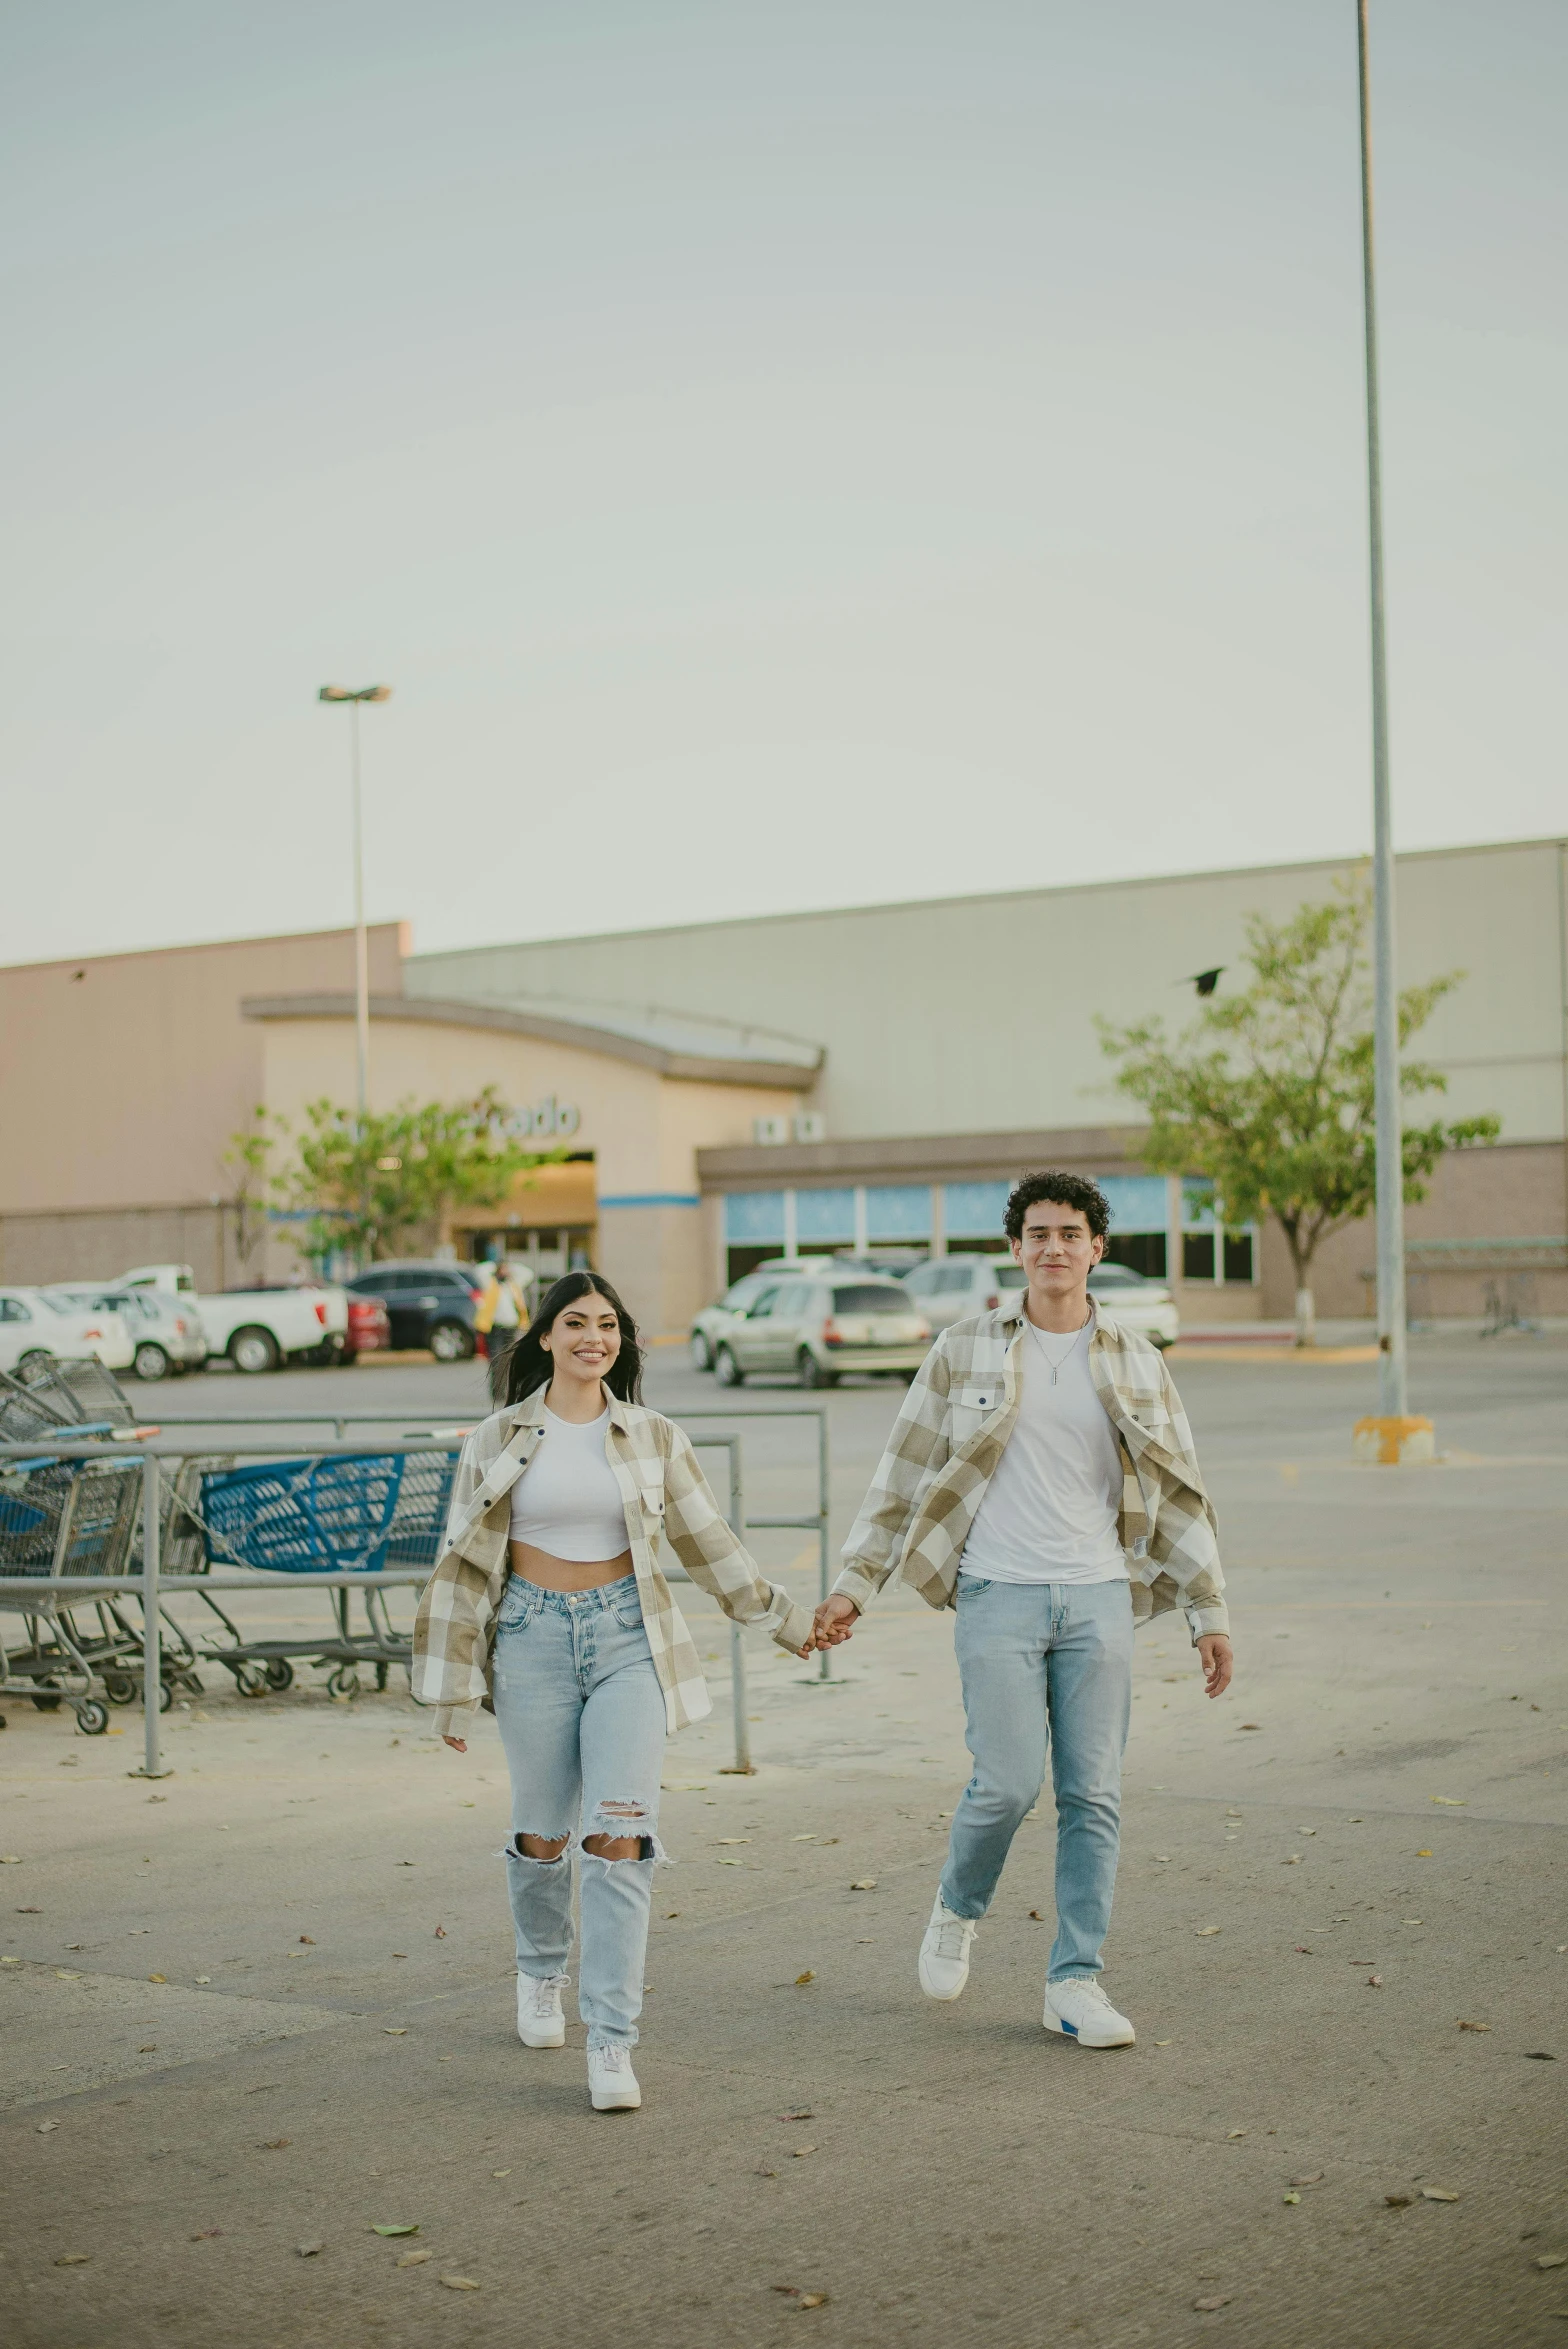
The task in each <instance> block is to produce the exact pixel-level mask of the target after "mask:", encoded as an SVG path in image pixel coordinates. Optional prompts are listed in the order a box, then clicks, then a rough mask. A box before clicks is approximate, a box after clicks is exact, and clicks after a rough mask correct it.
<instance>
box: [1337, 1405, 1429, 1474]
mask: <svg viewBox="0 0 1568 2349" xmlns="http://www.w3.org/2000/svg"><path fill="white" fill-rule="evenodd" d="M1350 1456H1351V1458H1352V1460H1359V1461H1361V1462H1362V1463H1364V1464H1365V1465H1366V1466H1368V1467H1373V1468H1417V1467H1420V1466H1421V1464H1422V1463H1423V1462H1424V1461H1429V1460H1435V1459H1436V1458H1437V1435H1436V1432H1435V1430H1434V1428H1433V1426H1432V1422H1431V1421H1430V1419H1417V1418H1412V1417H1411V1416H1410V1415H1409V1414H1408V1413H1401V1414H1398V1415H1396V1416H1394V1417H1392V1418H1389V1419H1375V1418H1374V1419H1358V1420H1357V1421H1356V1425H1355V1431H1354V1433H1353V1434H1352V1436H1351V1439H1350Z"/></svg>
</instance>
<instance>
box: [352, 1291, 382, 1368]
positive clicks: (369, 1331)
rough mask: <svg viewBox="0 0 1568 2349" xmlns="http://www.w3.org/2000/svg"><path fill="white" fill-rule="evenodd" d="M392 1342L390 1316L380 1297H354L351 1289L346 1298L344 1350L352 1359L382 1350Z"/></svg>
mask: <svg viewBox="0 0 1568 2349" xmlns="http://www.w3.org/2000/svg"><path fill="white" fill-rule="evenodd" d="M391 1343H392V1317H391V1315H390V1314H389V1313H388V1311H387V1309H386V1305H385V1302H384V1301H383V1299H381V1298H380V1297H356V1296H355V1294H354V1292H353V1290H352V1289H351V1290H350V1291H349V1298H348V1342H347V1345H346V1347H345V1351H346V1353H347V1354H348V1356H349V1359H350V1360H351V1361H352V1360H353V1359H354V1357H355V1356H356V1355H359V1354H376V1353H380V1352H383V1351H384V1350H385V1349H386V1348H387V1347H389V1346H390V1345H391Z"/></svg>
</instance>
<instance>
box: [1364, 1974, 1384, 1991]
mask: <svg viewBox="0 0 1568 2349" xmlns="http://www.w3.org/2000/svg"><path fill="white" fill-rule="evenodd" d="M1382 1987H1383V1977H1382V1975H1381V1974H1368V1976H1367V1988H1368V1989H1369V1990H1381V1989H1382Z"/></svg>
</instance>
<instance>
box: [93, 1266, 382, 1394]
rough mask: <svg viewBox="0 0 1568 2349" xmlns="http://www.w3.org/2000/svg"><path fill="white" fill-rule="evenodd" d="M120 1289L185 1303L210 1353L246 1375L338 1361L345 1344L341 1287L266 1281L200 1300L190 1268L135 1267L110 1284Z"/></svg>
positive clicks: (345, 1313) (344, 1300) (345, 1301)
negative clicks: (160, 1294)
mask: <svg viewBox="0 0 1568 2349" xmlns="http://www.w3.org/2000/svg"><path fill="white" fill-rule="evenodd" d="M112 1285H113V1286H114V1287H115V1288H118V1289H161V1290H162V1291H163V1292H164V1293H165V1295H167V1296H171V1297H184V1298H189V1299H190V1301H191V1303H192V1304H193V1305H194V1306H195V1308H196V1311H197V1313H198V1314H199V1315H200V1317H201V1322H202V1326H203V1328H204V1329H205V1331H206V1333H207V1343H208V1346H209V1348H210V1349H211V1351H212V1352H213V1353H214V1354H226V1355H227V1356H228V1358H229V1360H230V1361H231V1362H232V1363H233V1365H234V1367H235V1369H236V1370H242V1371H244V1372H245V1373H246V1374H247V1376H251V1377H254V1376H257V1375H259V1374H260V1373H261V1372H262V1371H266V1370H278V1369H281V1367H282V1366H283V1364H284V1363H285V1362H289V1363H292V1364H296V1365H298V1364H303V1363H331V1362H341V1360H342V1359H343V1355H344V1351H345V1349H346V1347H347V1344H348V1299H347V1297H346V1296H345V1295H344V1293H343V1291H342V1289H340V1288H329V1287H326V1286H324V1285H319V1284H314V1283H313V1284H310V1285H308V1286H301V1287H299V1288H289V1287H285V1286H284V1285H282V1284H281V1283H280V1284H278V1285H276V1286H272V1285H269V1284H268V1283H266V1282H264V1281H257V1282H254V1283H252V1284H251V1285H250V1286H249V1287H245V1288H238V1289H224V1290H221V1291H220V1292H219V1293H218V1294H217V1295H215V1296H198V1295H197V1293H196V1276H195V1274H194V1273H193V1272H192V1270H191V1268H190V1266H189V1265H188V1264H138V1265H134V1266H133V1267H132V1269H131V1270H130V1271H129V1272H122V1273H121V1275H120V1277H119V1279H118V1280H117V1281H115V1282H114V1283H113V1284H112Z"/></svg>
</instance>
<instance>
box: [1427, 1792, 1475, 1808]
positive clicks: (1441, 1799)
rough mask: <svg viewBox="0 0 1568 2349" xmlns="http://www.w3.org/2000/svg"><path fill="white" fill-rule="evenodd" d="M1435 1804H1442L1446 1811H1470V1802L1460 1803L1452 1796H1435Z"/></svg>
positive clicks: (1433, 1798)
mask: <svg viewBox="0 0 1568 2349" xmlns="http://www.w3.org/2000/svg"><path fill="white" fill-rule="evenodd" d="M1432 1800H1433V1802H1435V1803H1441V1804H1442V1806H1443V1808H1444V1810H1445V1811H1468V1809H1469V1808H1470V1805H1469V1804H1468V1802H1458V1801H1456V1800H1455V1798H1454V1796H1453V1795H1451V1794H1434V1795H1433V1797H1432Z"/></svg>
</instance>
